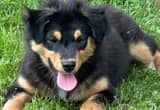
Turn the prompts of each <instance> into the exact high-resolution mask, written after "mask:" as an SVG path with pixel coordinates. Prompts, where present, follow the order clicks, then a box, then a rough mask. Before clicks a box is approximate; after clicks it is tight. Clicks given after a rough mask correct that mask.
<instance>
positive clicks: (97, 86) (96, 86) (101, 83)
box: [84, 78, 109, 98]
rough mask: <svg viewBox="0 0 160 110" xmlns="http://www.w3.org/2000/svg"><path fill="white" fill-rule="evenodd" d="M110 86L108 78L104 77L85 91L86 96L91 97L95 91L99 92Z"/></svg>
mask: <svg viewBox="0 0 160 110" xmlns="http://www.w3.org/2000/svg"><path fill="white" fill-rule="evenodd" d="M108 86H109V81H108V80H107V79H106V78H102V79H100V80H98V81H96V82H95V84H93V85H92V86H91V87H90V88H89V89H88V90H86V91H85V92H84V97H87V98H88V97H90V96H92V95H94V94H95V93H98V92H100V91H103V90H105V89H107V88H108Z"/></svg>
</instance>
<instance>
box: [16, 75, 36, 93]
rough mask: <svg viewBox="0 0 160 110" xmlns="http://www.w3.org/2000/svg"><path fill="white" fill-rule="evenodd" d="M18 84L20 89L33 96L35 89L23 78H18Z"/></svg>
mask: <svg viewBox="0 0 160 110" xmlns="http://www.w3.org/2000/svg"><path fill="white" fill-rule="evenodd" d="M18 84H19V85H20V87H22V88H23V89H25V90H26V91H27V92H29V93H30V94H34V92H35V90H36V88H34V87H33V86H32V85H31V84H30V83H29V82H28V81H27V79H25V78H24V77H22V76H20V77H19V78H18Z"/></svg>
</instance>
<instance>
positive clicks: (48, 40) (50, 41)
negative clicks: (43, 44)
mask: <svg viewBox="0 0 160 110" xmlns="http://www.w3.org/2000/svg"><path fill="white" fill-rule="evenodd" d="M47 42H48V43H56V42H57V39H55V38H54V37H50V38H47Z"/></svg>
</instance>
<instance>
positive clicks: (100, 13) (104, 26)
mask: <svg viewBox="0 0 160 110" xmlns="http://www.w3.org/2000/svg"><path fill="white" fill-rule="evenodd" d="M84 14H85V15H86V16H87V18H88V20H89V24H90V26H91V28H92V33H93V37H94V39H95V41H96V43H97V44H100V43H101V41H102V40H103V38H104V36H105V35H106V33H107V31H108V30H109V25H108V20H107V18H106V15H105V10H104V9H102V8H97V9H90V10H88V11H87V12H85V13H84Z"/></svg>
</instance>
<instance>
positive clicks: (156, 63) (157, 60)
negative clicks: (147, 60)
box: [154, 51, 160, 70]
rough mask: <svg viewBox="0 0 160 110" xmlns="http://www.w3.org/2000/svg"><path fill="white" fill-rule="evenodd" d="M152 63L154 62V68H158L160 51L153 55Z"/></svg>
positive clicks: (159, 66) (159, 65)
mask: <svg viewBox="0 0 160 110" xmlns="http://www.w3.org/2000/svg"><path fill="white" fill-rule="evenodd" d="M154 63H155V66H156V69H158V70H160V52H159V51H157V52H156V54H155V56H154Z"/></svg>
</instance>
